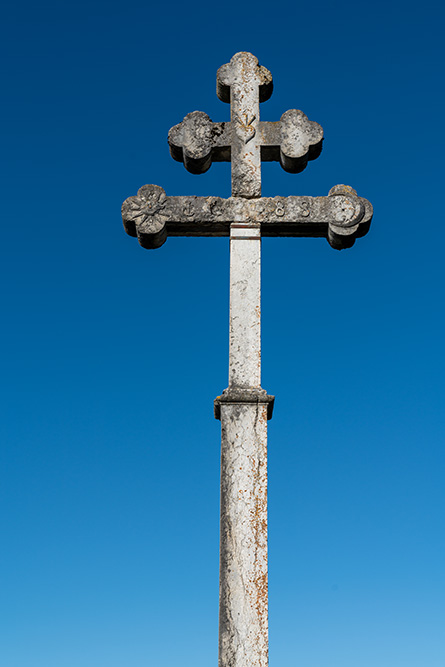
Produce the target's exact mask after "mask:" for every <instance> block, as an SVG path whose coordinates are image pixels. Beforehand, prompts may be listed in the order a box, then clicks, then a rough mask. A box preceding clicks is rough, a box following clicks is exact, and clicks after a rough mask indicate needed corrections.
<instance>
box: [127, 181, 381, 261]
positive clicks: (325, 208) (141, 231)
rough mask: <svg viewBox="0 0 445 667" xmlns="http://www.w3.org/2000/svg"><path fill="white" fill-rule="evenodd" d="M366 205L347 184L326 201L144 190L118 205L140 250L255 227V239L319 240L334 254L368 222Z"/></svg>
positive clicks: (155, 187)
mask: <svg viewBox="0 0 445 667" xmlns="http://www.w3.org/2000/svg"><path fill="white" fill-rule="evenodd" d="M372 214H373V210H372V206H371V204H370V203H369V202H368V201H367V200H366V199H363V198H362V197H358V196H357V193H356V192H355V190H353V189H352V188H351V187H349V186H347V185H336V186H335V187H333V188H331V190H330V191H329V194H328V196H327V197H297V196H291V197H262V198H259V199H244V198H242V197H229V198H228V199H223V198H222V197H195V196H188V197H187V196H179V197H178V196H176V197H168V196H167V195H166V194H165V191H164V190H163V188H161V187H159V186H158V185H144V186H143V187H142V188H140V189H139V191H138V194H137V195H136V196H133V197H129V198H128V199H126V200H125V201H124V203H123V205H122V219H123V223H124V227H125V231H126V232H127V234H129V235H130V236H134V237H137V238H138V240H139V243H140V244H141V246H142V247H143V248H148V249H154V248H159V247H160V246H161V245H163V244H164V243H165V241H166V240H167V236H229V235H230V226H231V224H233V223H237V224H240V225H243V226H260V228H261V236H297V237H304V236H306V237H310V236H311V237H325V238H327V240H328V241H329V243H330V245H331V246H332V247H333V248H335V249H338V250H341V249H343V248H349V247H351V246H352V245H353V244H354V242H355V239H356V238H358V237H361V236H364V235H365V234H366V233H367V231H368V229H369V225H370V223H371V219H372Z"/></svg>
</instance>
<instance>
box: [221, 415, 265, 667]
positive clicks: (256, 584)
mask: <svg viewBox="0 0 445 667" xmlns="http://www.w3.org/2000/svg"><path fill="white" fill-rule="evenodd" d="M221 432H222V446H221V524H220V530H221V540H220V604H219V667H267V664H268V613H267V606H268V605H267V405H266V404H261V403H256V404H254V403H244V402H240V403H238V404H235V403H222V404H221Z"/></svg>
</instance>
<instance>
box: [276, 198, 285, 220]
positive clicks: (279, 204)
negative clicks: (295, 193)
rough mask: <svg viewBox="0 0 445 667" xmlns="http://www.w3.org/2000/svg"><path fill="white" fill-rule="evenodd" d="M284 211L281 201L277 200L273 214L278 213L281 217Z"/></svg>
mask: <svg viewBox="0 0 445 667" xmlns="http://www.w3.org/2000/svg"><path fill="white" fill-rule="evenodd" d="M284 213H285V210H284V204H283V202H278V204H277V205H276V208H275V215H278V216H279V217H280V218H281V217H282V216H283V215H284Z"/></svg>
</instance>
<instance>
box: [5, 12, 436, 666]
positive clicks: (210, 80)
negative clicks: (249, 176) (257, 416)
mask: <svg viewBox="0 0 445 667" xmlns="http://www.w3.org/2000/svg"><path fill="white" fill-rule="evenodd" d="M2 18H3V22H2V23H3V25H2V28H1V40H0V49H1V51H2V59H3V63H4V65H6V67H5V68H4V74H3V86H2V88H3V91H2V92H3V93H4V101H3V104H2V137H3V138H2V146H1V152H2V156H3V157H5V160H4V163H3V169H2V186H3V197H2V201H3V220H4V222H3V232H2V242H1V244H0V245H1V250H0V252H1V255H2V257H1V262H0V266H1V271H2V274H3V275H2V284H3V290H2V301H1V312H2V316H3V326H2V329H1V339H2V340H1V350H2V363H1V372H2V378H3V382H2V400H1V405H2V412H3V415H2V419H1V426H0V429H1V432H0V436H1V443H2V444H1V448H0V475H1V479H0V494H1V497H0V519H1V524H0V534H1V549H0V577H1V595H0V597H1V602H0V633H1V635H2V637H1V641H0V664H1V665H2V667H171V666H172V665H176V664H181V667H208V666H209V665H216V664H217V622H218V618H217V617H218V540H219V534H218V531H219V526H218V522H219V439H220V431H219V429H220V424H219V422H217V421H216V420H215V419H214V418H213V412H212V410H213V406H212V403H213V398H214V397H215V396H216V395H217V394H218V393H220V392H221V391H222V390H223V389H224V388H225V387H226V385H227V351H228V241H227V239H169V240H168V241H167V243H166V245H165V246H164V247H163V248H161V249H159V250H157V251H144V250H142V249H141V248H140V247H139V246H138V244H137V242H136V241H135V239H131V238H129V237H127V236H126V235H125V233H124V231H123V228H122V223H121V219H120V206H121V202H122V201H123V200H124V199H125V198H126V197H128V196H129V195H132V194H135V193H136V191H137V189H138V188H139V187H140V186H141V185H143V184H144V183H156V184H158V185H161V186H162V187H164V188H165V190H166V192H167V194H200V195H209V194H212V195H221V196H227V195H229V193H230V172H229V167H228V165H227V164H216V165H214V166H213V167H212V168H211V169H210V171H209V172H208V173H207V174H205V175H202V176H193V175H191V174H189V173H187V172H186V171H185V169H184V168H183V167H182V165H180V164H178V163H176V162H174V161H173V160H172V159H171V157H170V155H169V152H168V147H167V143H166V137H167V132H168V130H169V128H170V127H171V126H172V125H174V124H176V123H178V122H179V121H181V120H182V118H183V116H184V115H185V114H186V113H188V112H190V111H193V110H195V109H199V110H202V111H205V112H207V113H208V114H209V115H210V116H211V117H212V118H213V120H227V119H228V118H229V107H228V105H225V104H223V103H222V102H220V101H219V100H218V99H217V98H216V95H215V75H216V70H217V68H218V67H219V66H220V65H222V64H224V63H226V62H228V60H229V59H230V57H231V56H232V55H233V54H234V53H235V52H237V51H240V50H246V51H252V52H253V53H254V54H255V55H257V56H258V58H259V59H260V62H261V63H262V64H264V65H265V66H266V67H267V68H269V69H270V70H271V71H272V74H273V76H274V83H275V91H274V94H273V96H272V98H271V99H270V101H268V102H266V103H265V104H263V105H262V118H263V120H278V118H279V117H280V116H281V114H282V113H283V112H284V111H285V110H287V109H289V108H300V109H302V110H303V111H304V112H305V113H306V114H307V115H308V116H309V118H310V119H312V120H316V121H317V122H319V123H320V124H321V125H322V126H323V128H324V131H325V144H324V150H323V153H322V155H321V157H320V158H319V159H318V160H316V161H315V162H312V163H310V164H309V166H308V168H307V170H306V171H305V172H303V173H302V174H300V175H290V174H286V173H285V172H284V171H283V170H282V169H281V168H280V167H279V165H277V164H271V163H270V164H266V165H264V167H263V193H264V195H268V196H272V195H276V194H282V195H288V194H307V195H322V194H327V192H328V191H329V189H330V188H331V187H332V186H333V185H335V184H337V183H346V184H349V185H352V186H353V187H355V188H356V189H357V190H358V192H359V194H360V195H362V196H364V197H367V198H368V199H370V200H371V201H372V202H373V204H374V208H375V216H374V221H373V225H372V228H371V232H370V234H369V235H368V236H367V237H365V238H363V239H359V241H358V242H357V243H356V245H355V246H354V248H352V249H351V250H346V251H343V252H341V253H339V252H336V251H334V250H332V249H331V248H330V247H329V245H328V244H327V242H326V241H324V240H323V239H265V241H264V242H263V258H264V261H263V360H264V363H263V386H264V387H265V388H266V389H267V390H268V391H269V392H270V393H274V394H275V395H276V397H277V399H276V407H275V414H274V418H273V420H272V421H271V422H270V423H269V426H270V428H269V454H270V463H269V553H270V664H271V667H274V666H277V667H278V666H282V665H287V666H289V667H293V666H294V665H295V666H298V665H303V666H304V667H357V666H359V667H444V665H445V637H444V626H445V520H444V517H445V490H444V472H445V451H444V444H445V437H444V427H445V418H444V409H443V404H444V389H443V385H444V380H443V379H444V372H445V363H444V350H443V341H444V333H445V331H444V329H445V318H444V309H443V293H444V261H443V254H444V249H445V243H444V242H445V225H444V213H443V201H442V194H443V155H444V149H445V146H444V137H443V131H442V125H443V119H444V117H445V113H444V111H445V109H444V92H443V62H444V52H443V33H444V8H443V5H442V4H439V3H433V2H431V0H427V1H426V2H423V3H414V2H401V1H396V2H382V1H380V0H377V1H376V2H372V3H370V2H368V3H356V2H354V3H353V2H346V1H343V2H341V1H340V2H336V3H327V2H319V3H312V4H310V3H297V2H283V3H274V5H273V6H271V5H270V4H268V3H267V4H266V3H256V4H254V3H247V2H246V3H239V2H232V1H229V2H226V3H219V4H216V3H214V4H212V3H210V2H205V3H204V2H195V3H193V4H185V5H179V4H177V5H175V4H172V3H159V4H156V5H153V4H150V3H148V2H143V3H142V2H135V1H134V0H129V1H128V2H125V3H120V4H110V3H105V2H100V1H98V0H92V2H85V1H84V0H81V1H80V2H77V3H60V2H58V3H55V2H46V3H30V2H26V1H25V2H24V3H22V4H15V5H13V4H12V3H10V4H9V6H6V7H5V8H4V9H3V10H2Z"/></svg>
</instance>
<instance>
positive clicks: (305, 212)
mask: <svg viewBox="0 0 445 667" xmlns="http://www.w3.org/2000/svg"><path fill="white" fill-rule="evenodd" d="M310 214H311V209H310V206H309V202H308V201H304V202H302V203H301V210H300V215H301V217H302V218H308V217H309V216H310Z"/></svg>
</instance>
